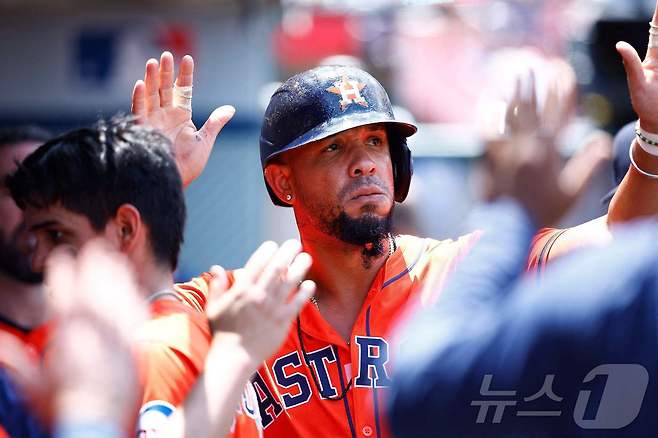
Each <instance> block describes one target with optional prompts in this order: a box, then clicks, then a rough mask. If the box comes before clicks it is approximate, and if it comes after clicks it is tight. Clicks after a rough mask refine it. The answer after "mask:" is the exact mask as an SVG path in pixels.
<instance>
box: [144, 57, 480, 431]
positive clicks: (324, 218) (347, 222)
mask: <svg viewBox="0 0 658 438" xmlns="http://www.w3.org/2000/svg"><path fill="white" fill-rule="evenodd" d="M170 56H171V55H170V54H168V53H165V54H163V57H162V58H161V63H160V68H158V63H157V61H155V60H149V62H148V63H147V66H146V76H145V81H144V82H142V81H138V82H137V84H136V86H135V89H134V92H133V102H132V104H133V112H134V113H135V115H136V116H137V117H138V118H139V119H140V120H142V121H144V122H145V123H149V124H150V125H152V126H154V127H155V128H158V129H160V130H161V131H162V132H171V127H172V126H180V125H181V124H182V122H181V120H180V118H179V116H180V110H182V109H186V110H187V111H188V122H186V123H187V124H186V128H185V129H188V131H189V133H190V135H192V134H193V133H194V132H195V131H196V130H195V129H194V125H192V124H191V111H190V108H191V106H189V100H191V89H190V88H189V85H190V84H189V83H188V84H187V85H186V88H184V89H183V90H177V89H176V88H174V90H173V95H174V99H175V100H176V101H177V102H178V103H177V104H176V105H175V106H177V108H176V109H172V110H168V109H164V110H163V108H162V107H161V106H160V105H156V103H157V96H158V95H159V96H163V95H167V94H168V93H167V92H166V91H165V92H163V91H162V90H159V87H162V86H163V84H164V87H165V88H167V87H169V86H171V85H170V84H171V81H170V80H168V78H169V77H170V76H171V74H169V73H166V74H165V75H163V74H162V72H163V71H167V70H169V68H170V61H171V60H170V58H169V57H170ZM162 64H165V67H163V66H162ZM190 67H193V64H192V60H191V58H189V57H185V58H184V59H183V61H182V65H181V71H183V70H187V75H186V76H188V77H189V78H191V76H192V71H191V70H192V69H191V68H190ZM162 76H164V78H163V79H160V77H162ZM158 84H159V85H158ZM176 96H178V97H176ZM149 100H151V103H148V102H149ZM154 102H155V103H154ZM221 111H223V110H222V108H220V109H218V110H216V111H215V112H213V114H212V115H211V119H210V120H209V122H207V123H206V125H205V127H204V128H202V129H201V130H199V131H198V134H197V135H196V143H197V148H198V149H199V153H198V155H200V156H201V158H198V157H196V158H197V159H195V157H194V155H195V154H194V150H193V149H192V148H190V147H189V143H187V142H186V139H180V141H177V139H176V137H177V136H178V135H170V138H171V139H172V141H173V144H174V146H173V147H174V155H175V156H176V157H177V159H178V167H179V170H180V171H181V174H182V178H183V180H184V181H191V180H193V179H194V177H195V176H196V175H192V176H190V175H186V171H187V169H190V168H193V167H195V168H196V169H198V168H199V167H200V168H203V164H205V163H204V158H207V155H208V153H209V148H211V147H212V144H213V142H214V136H209V135H207V131H208V129H207V126H208V125H209V124H212V123H215V122H213V120H214V119H217V118H218V114H219V113H220V112H221ZM168 112H169V113H170V114H171V117H170V118H171V122H170V123H169V124H167V120H168ZM204 132H205V133H206V135H202V134H203V133H204ZM415 132H416V127H415V126H414V125H412V124H410V123H404V122H400V121H397V120H395V118H394V115H393V112H392V109H391V104H390V101H389V98H388V96H387V94H386V91H385V90H384V88H383V87H382V86H381V85H380V84H379V82H377V81H376V80H375V79H374V78H373V77H372V76H371V75H369V74H368V73H366V72H364V71H362V70H359V69H357V68H352V67H320V68H316V69H313V70H310V71H306V72H303V73H300V74H298V75H296V76H294V77H292V78H291V79H289V80H288V81H286V82H285V83H284V84H283V85H282V86H281V87H280V88H279V89H278V90H277V91H276V92H275V93H274V95H273V96H272V99H271V101H270V104H269V106H268V109H267V111H266V114H265V117H264V122H263V127H262V131H261V139H260V153H261V164H262V167H263V172H264V177H265V184H266V187H267V190H268V192H269V194H270V196H271V199H272V202H274V203H275V204H276V205H280V206H283V207H291V208H293V210H294V213H295V217H296V220H297V224H298V228H299V232H300V236H301V240H302V244H303V247H304V251H306V252H308V253H309V254H310V255H311V256H312V257H313V260H314V263H313V266H312V268H311V270H310V271H309V275H308V278H309V279H311V280H314V281H315V282H316V283H317V286H318V288H317V293H316V297H317V298H315V299H313V300H312V301H310V302H309V303H308V304H307V305H306V306H305V307H304V308H303V309H302V311H301V313H300V315H299V318H297V320H296V321H295V322H294V323H293V324H292V326H291V328H290V331H289V334H288V336H287V339H286V340H285V342H284V343H283V345H282V346H281V348H280V349H279V350H278V352H277V353H276V354H274V355H273V356H272V357H271V358H270V359H269V360H267V361H266V363H265V364H264V365H263V367H262V368H261V369H260V370H259V372H258V373H257V374H256V375H255V376H254V378H253V383H254V388H255V390H256V393H257V396H258V399H259V407H260V417H261V420H262V425H263V428H264V435H265V436H272V437H290V436H357V435H358V436H376V437H382V436H389V432H388V430H387V426H386V421H385V419H384V418H383V404H382V403H383V401H382V398H383V397H385V392H386V388H387V387H388V386H389V385H390V379H391V369H390V359H391V355H392V354H393V351H390V349H389V342H388V341H389V340H388V333H389V331H390V329H391V327H392V325H393V323H394V321H395V320H396V318H397V317H398V316H399V315H400V313H401V312H402V311H403V309H405V308H406V307H407V305H408V304H410V303H413V302H419V301H427V300H430V299H431V298H432V297H431V296H429V295H422V294H421V291H422V285H423V283H424V281H425V280H426V279H428V277H429V276H432V277H433V278H435V279H436V281H438V282H441V281H442V279H443V278H444V277H445V276H446V275H447V273H448V272H449V271H450V270H451V268H452V267H453V266H454V265H455V264H456V263H457V262H458V260H459V258H460V257H461V255H462V254H463V253H464V252H465V251H466V250H467V249H468V248H469V246H470V245H472V244H473V243H474V241H475V238H476V236H475V235H466V236H463V237H461V238H459V239H457V240H454V241H453V240H446V241H436V240H432V239H423V238H418V237H414V236H396V235H394V234H393V233H392V230H391V214H392V211H393V207H394V203H395V202H403V201H404V199H405V197H406V196H407V192H408V190H409V184H410V181H411V175H412V163H411V156H410V151H409V149H408V148H407V145H406V138H407V137H409V136H410V135H412V134H414V133H415ZM192 137H194V136H192ZM179 148H182V149H184V150H186V151H187V153H186V154H181V153H177V152H176V151H177V150H179ZM190 151H192V153H191V154H190ZM188 162H192V163H200V162H201V163H203V164H202V165H200V166H191V165H189V163H188ZM239 275H240V272H239V271H238V272H235V273H232V274H231V275H230V277H231V278H237V277H239Z"/></svg>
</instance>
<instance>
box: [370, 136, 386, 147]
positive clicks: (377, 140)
mask: <svg viewBox="0 0 658 438" xmlns="http://www.w3.org/2000/svg"><path fill="white" fill-rule="evenodd" d="M367 143H368V145H370V146H381V145H382V144H384V140H382V138H381V137H378V136H376V135H373V136H372V137H368V141H367Z"/></svg>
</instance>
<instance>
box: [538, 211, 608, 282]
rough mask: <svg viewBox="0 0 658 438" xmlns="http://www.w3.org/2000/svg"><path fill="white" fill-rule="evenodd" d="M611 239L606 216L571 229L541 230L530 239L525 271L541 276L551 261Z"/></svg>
mask: <svg viewBox="0 0 658 438" xmlns="http://www.w3.org/2000/svg"><path fill="white" fill-rule="evenodd" d="M611 238H612V235H611V234H610V229H609V227H608V223H607V216H601V217H598V218H596V219H593V220H591V221H589V222H585V223H583V224H580V225H578V226H576V227H573V228H565V229H557V228H542V229H541V230H539V232H538V233H537V234H536V235H535V237H534V238H533V239H532V243H531V245H530V254H529V256H528V265H527V270H528V271H534V272H536V273H537V274H541V273H542V272H544V270H545V269H546V267H547V265H548V264H549V262H552V260H553V259H556V258H559V257H562V256H564V255H567V254H570V253H572V252H574V251H577V250H579V249H582V248H585V247H588V246H593V245H604V244H606V243H608V242H609V241H610V239H611Z"/></svg>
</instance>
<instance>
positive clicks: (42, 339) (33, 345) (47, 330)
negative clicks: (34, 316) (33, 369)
mask: <svg viewBox="0 0 658 438" xmlns="http://www.w3.org/2000/svg"><path fill="white" fill-rule="evenodd" d="M51 332H52V328H51V326H50V325H49V324H43V325H41V326H39V327H36V328H33V329H28V328H25V327H19V326H18V325H16V324H14V323H13V322H11V321H9V320H7V319H5V318H3V317H1V316H0V335H2V336H7V337H10V338H11V339H14V340H16V341H18V342H20V343H21V344H22V345H24V346H25V348H26V349H27V352H28V354H29V355H30V356H32V357H34V358H35V359H37V358H41V357H43V355H44V352H45V350H46V347H47V345H48V342H49V340H50V334H51ZM5 339H7V338H5ZM1 359H2V357H1V355H0V361H1Z"/></svg>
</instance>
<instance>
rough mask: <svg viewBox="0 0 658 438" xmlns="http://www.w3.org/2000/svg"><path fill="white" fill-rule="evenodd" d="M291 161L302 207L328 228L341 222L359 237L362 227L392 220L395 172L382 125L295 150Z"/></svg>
mask: <svg viewBox="0 0 658 438" xmlns="http://www.w3.org/2000/svg"><path fill="white" fill-rule="evenodd" d="M288 162H289V165H290V168H291V170H292V180H293V182H292V183H293V186H294V195H295V197H296V198H297V201H298V205H299V204H301V209H302V210H306V211H308V212H309V214H310V215H311V216H314V217H315V218H316V219H318V220H319V221H320V222H322V223H323V224H325V225H328V226H329V227H330V228H331V227H333V226H334V225H335V224H336V223H337V222H336V221H338V222H339V224H338V226H342V228H346V227H348V228H350V227H351V228H354V227H355V226H356V228H355V229H354V231H355V232H357V233H359V232H360V231H359V230H358V228H372V227H375V226H379V225H377V224H379V223H380V222H381V221H386V222H388V221H389V220H390V219H389V218H390V215H391V212H392V209H393V204H394V188H393V168H392V164H391V156H390V152H389V145H388V137H387V134H386V129H385V127H384V125H383V124H372V125H366V126H360V127H357V128H352V129H349V130H347V131H343V132H341V133H338V134H336V135H333V136H331V137H329V138H326V139H323V140H319V141H317V142H314V143H311V144H309V145H306V146H304V147H302V148H298V149H295V150H293V151H291V152H290V157H289V160H288ZM296 210H298V209H297V208H296ZM354 221H357V223H355V222H354ZM358 221H361V222H363V223H362V225H360V226H359V224H358ZM341 223H342V225H340V224H341ZM332 224H333V225H332ZM334 231H335V230H334ZM387 231H388V230H386V232H387ZM334 234H336V233H335V232H334ZM366 237H367V236H366ZM366 237H364V239H365V240H366V241H367V238H366ZM343 240H346V239H343ZM347 240H349V238H347ZM360 240H362V239H360V238H357V239H356V241H355V243H357V242H359V241H360ZM359 243H360V242H359Z"/></svg>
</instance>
